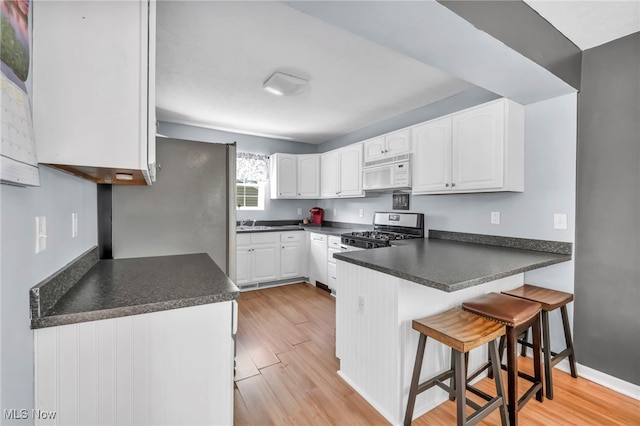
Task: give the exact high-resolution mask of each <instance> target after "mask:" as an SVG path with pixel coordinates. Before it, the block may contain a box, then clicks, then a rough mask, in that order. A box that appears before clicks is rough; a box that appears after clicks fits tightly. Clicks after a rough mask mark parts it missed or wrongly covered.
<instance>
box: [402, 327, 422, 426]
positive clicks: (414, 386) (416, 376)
mask: <svg viewBox="0 0 640 426" xmlns="http://www.w3.org/2000/svg"><path fill="white" fill-rule="evenodd" d="M426 344H427V336H425V335H424V334H422V333H421V334H420V338H419V339H418V349H417V351H416V361H415V363H414V365H413V376H411V387H410V388H409V401H408V402H407V411H406V413H405V415H404V425H405V426H409V425H411V419H412V418H413V409H414V407H415V405H416V396H417V394H418V381H419V380H420V371H421V370H422V360H423V358H424V348H425V346H426Z"/></svg>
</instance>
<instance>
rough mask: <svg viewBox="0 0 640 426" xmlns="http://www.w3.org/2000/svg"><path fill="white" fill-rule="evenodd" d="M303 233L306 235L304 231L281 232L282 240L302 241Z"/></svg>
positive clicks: (284, 241)
mask: <svg viewBox="0 0 640 426" xmlns="http://www.w3.org/2000/svg"><path fill="white" fill-rule="evenodd" d="M303 235H304V231H293V232H281V233H280V241H281V242H283V243H286V242H290V241H302V236H303Z"/></svg>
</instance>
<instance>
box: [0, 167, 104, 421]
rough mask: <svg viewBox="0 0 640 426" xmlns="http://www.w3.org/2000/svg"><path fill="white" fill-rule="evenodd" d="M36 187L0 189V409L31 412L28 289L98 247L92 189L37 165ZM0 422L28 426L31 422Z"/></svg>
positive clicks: (94, 200) (76, 179) (94, 189)
mask: <svg viewBox="0 0 640 426" xmlns="http://www.w3.org/2000/svg"><path fill="white" fill-rule="evenodd" d="M40 184H41V186H40V187H39V188H18V187H13V186H8V185H0V205H1V208H0V211H1V213H0V216H1V226H0V230H1V236H0V239H1V245H0V306H1V308H0V318H1V319H0V323H1V339H0V342H1V343H0V346H1V353H2V361H1V378H2V380H1V382H2V399H1V408H0V409H1V410H4V409H11V408H17V409H22V408H24V409H28V410H31V408H33V401H34V400H33V396H34V393H33V392H34V388H33V332H32V331H31V329H30V327H29V293H28V292H29V289H30V288H31V287H33V286H34V285H36V284H38V283H39V282H40V281H42V280H44V279H45V278H47V277H49V276H50V275H52V274H53V273H55V272H56V271H58V270H60V269H62V268H63V267H64V266H65V265H67V264H68V263H70V262H71V261H73V260H74V259H75V258H76V257H78V256H80V255H81V254H82V253H84V252H85V251H87V250H88V249H90V248H91V247H94V246H95V245H96V244H97V211H96V205H97V201H96V184H94V183H92V182H89V181H87V180H83V179H79V178H76V177H74V176H71V175H69V174H67V173H63V172H60V171H57V170H55V169H51V168H49V167H46V166H40ZM73 212H77V213H78V237H76V238H71V213H73ZM36 216H46V218H47V234H48V237H47V249H46V250H45V251H43V252H40V253H38V254H35V253H34V247H35V235H36V233H35V217H36ZM29 412H30V411H29ZM0 416H3V412H0ZM0 423H2V424H3V425H7V424H20V425H27V424H33V419H31V418H30V419H29V420H6V419H4V418H2V420H1V421H0Z"/></svg>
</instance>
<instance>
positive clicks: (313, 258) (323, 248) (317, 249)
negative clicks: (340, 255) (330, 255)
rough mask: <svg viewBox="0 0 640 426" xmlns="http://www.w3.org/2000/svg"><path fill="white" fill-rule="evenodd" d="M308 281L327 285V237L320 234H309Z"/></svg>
mask: <svg viewBox="0 0 640 426" xmlns="http://www.w3.org/2000/svg"><path fill="white" fill-rule="evenodd" d="M310 239H311V241H310V249H309V252H310V258H309V281H311V284H313V285H315V284H316V281H320V282H321V283H323V284H326V283H327V237H326V235H322V234H314V233H312V234H310Z"/></svg>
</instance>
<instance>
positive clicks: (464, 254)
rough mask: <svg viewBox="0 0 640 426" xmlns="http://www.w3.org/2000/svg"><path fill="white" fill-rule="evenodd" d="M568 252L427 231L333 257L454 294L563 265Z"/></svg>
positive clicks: (548, 245)
mask: <svg viewBox="0 0 640 426" xmlns="http://www.w3.org/2000/svg"><path fill="white" fill-rule="evenodd" d="M571 250H572V245H571V243H562V242H555V241H543V240H528V239H521V238H509V237H495V236H488V235H476V234H463V233H455V232H444V231H431V232H430V233H429V238H424V239H422V238H421V239H413V240H403V241H402V242H400V243H399V244H395V245H393V246H391V247H384V248H377V249H373V250H361V251H353V252H348V253H336V254H334V257H335V258H336V259H338V260H342V261H344V262H348V263H352V264H355V265H358V266H362V267H364V268H368V269H372V270H375V271H378V272H382V273H385V274H389V275H392V276H396V277H399V278H402V279H405V280H407V281H412V282H415V283H418V284H422V285H425V286H428V287H433V288H436V289H438V290H442V291H445V292H452V291H458V290H462V289H465V288H468V287H473V286H475V285H478V284H483V283H486V282H489V281H494V280H497V279H500V278H504V277H508V276H511V275H515V274H519V273H522V272H526V271H530V270H533V269H538V268H542V267H545V266H549V265H553V264H556V263H561V262H566V261H568V260H571Z"/></svg>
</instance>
